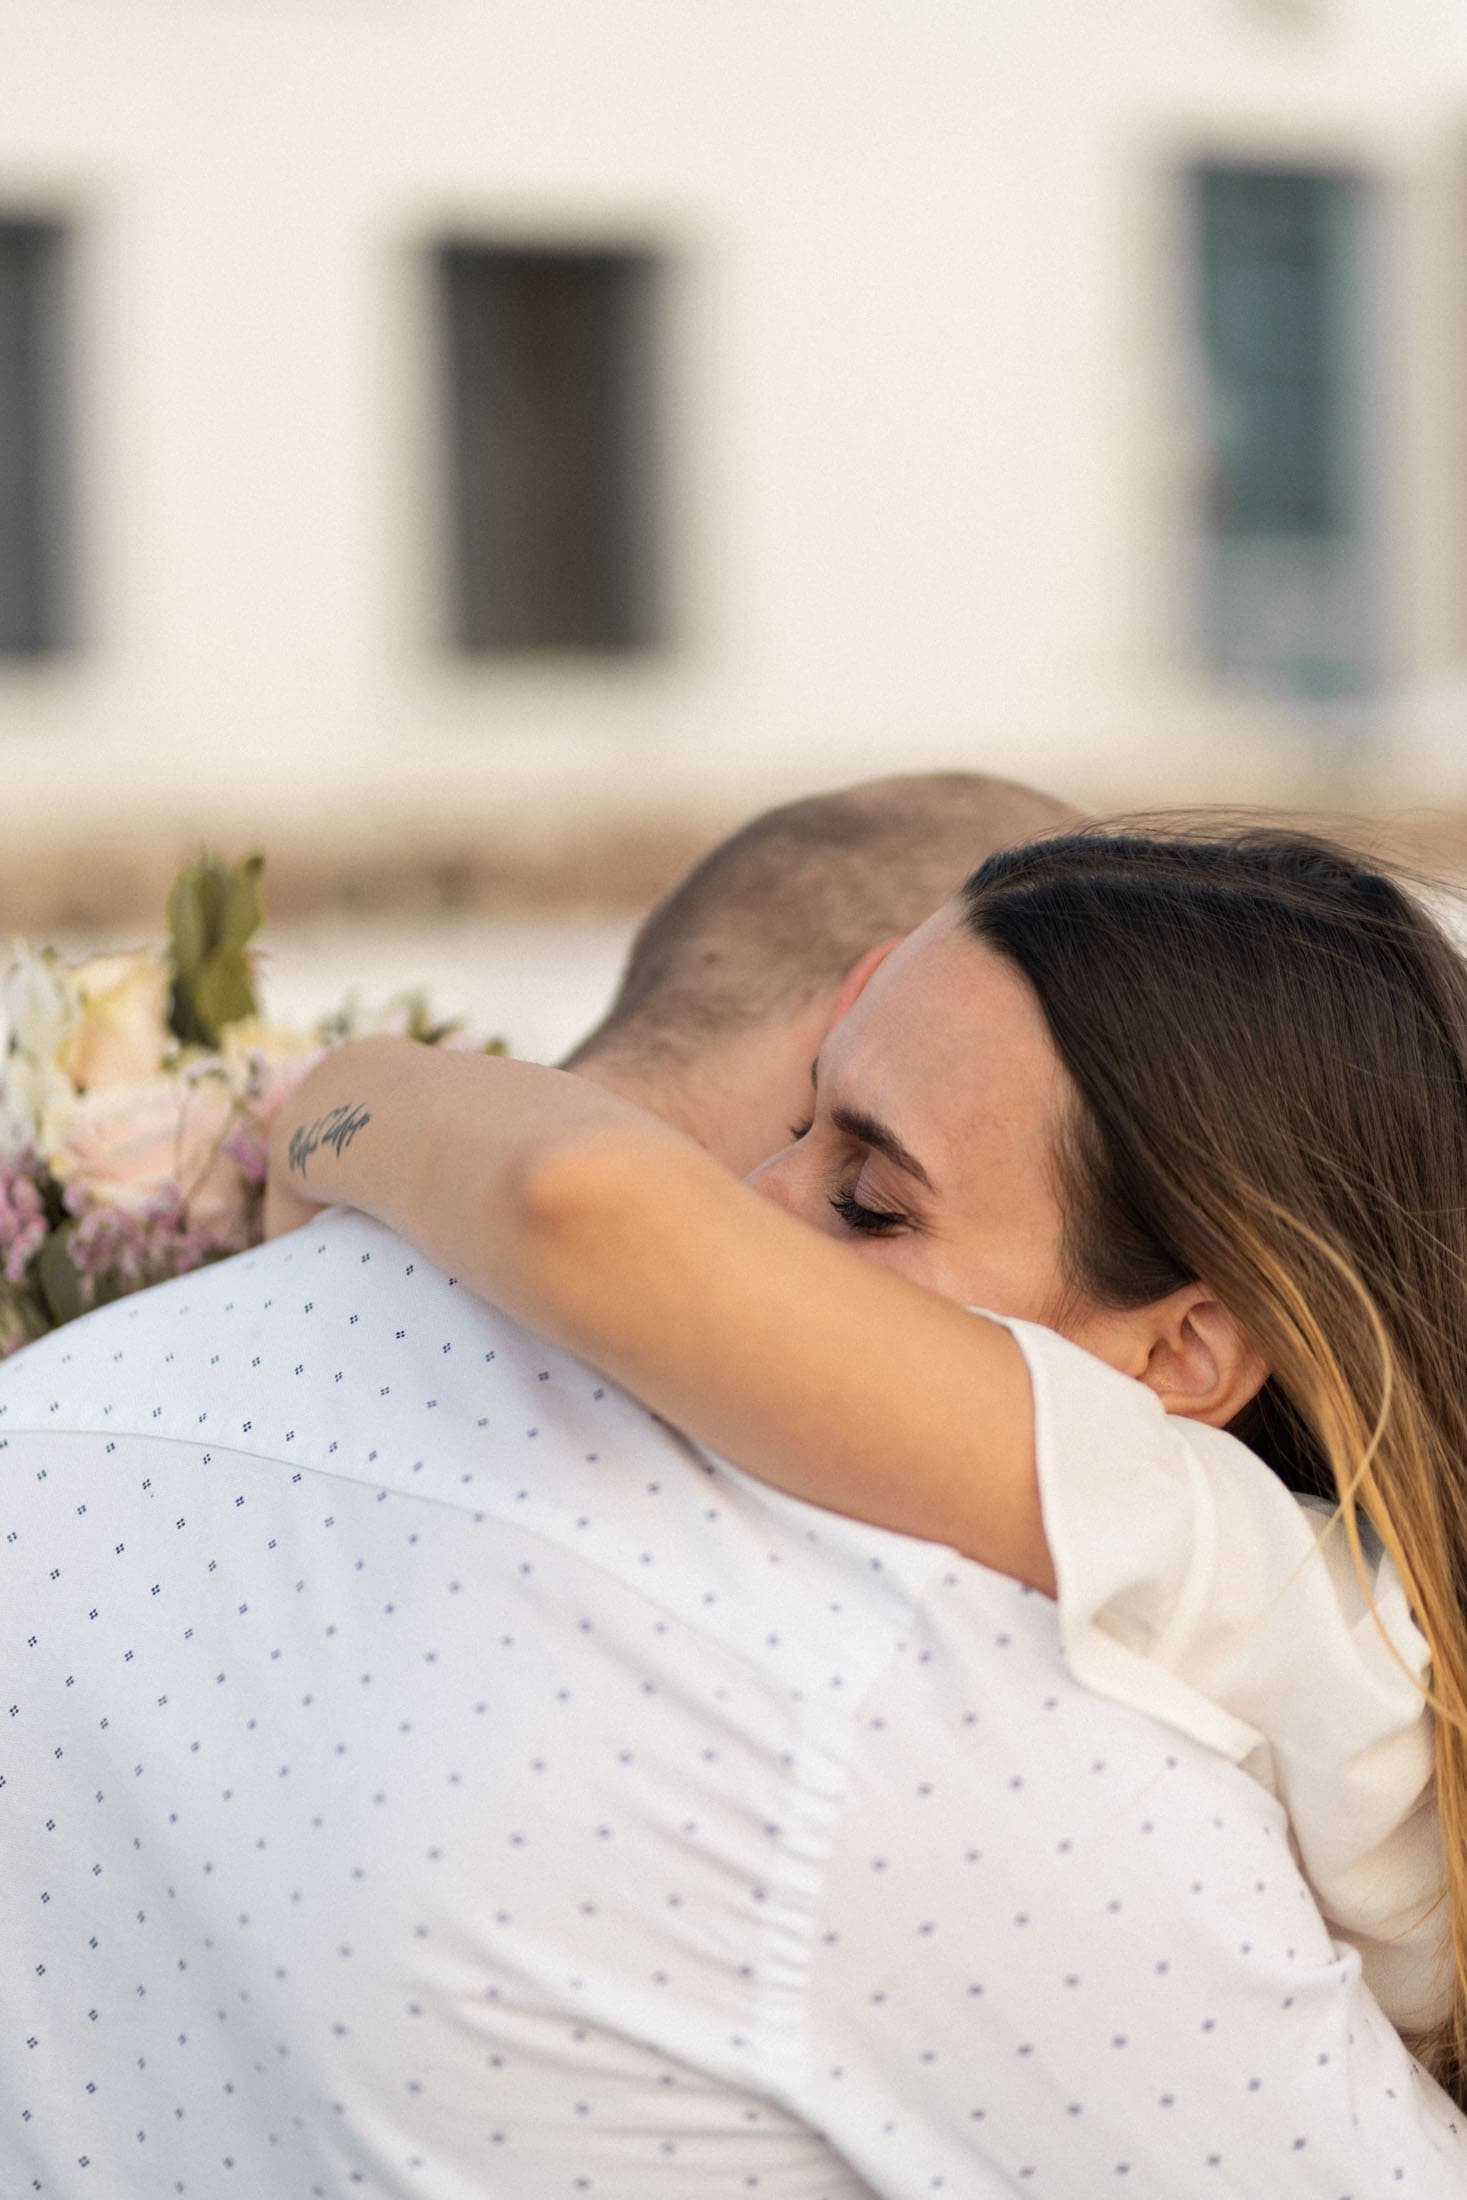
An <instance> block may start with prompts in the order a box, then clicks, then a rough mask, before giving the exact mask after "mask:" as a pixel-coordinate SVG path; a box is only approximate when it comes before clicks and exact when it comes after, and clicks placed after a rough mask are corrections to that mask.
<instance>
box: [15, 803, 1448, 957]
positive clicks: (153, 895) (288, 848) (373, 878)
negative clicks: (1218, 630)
mask: <svg viewBox="0 0 1467 2200" xmlns="http://www.w3.org/2000/svg"><path fill="white" fill-rule="evenodd" d="M1295 814H1296V815H1297V814H1298V813H1295ZM740 822H742V820H741V819H739V818H713V817H709V818H703V819H701V820H700V819H693V818H688V817H679V818H668V817H651V818H644V819H641V820H639V821H636V822H632V823H627V822H620V823H616V824H611V825H607V826H604V827H601V828H593V829H590V830H587V831H585V832H582V833H579V834H573V833H567V834H565V835H564V836H562V837H561V838H559V839H555V840H550V839H544V840H538V841H535V842H528V841H525V842H520V841H509V840H504V841H492V840H489V839H487V838H485V837H482V836H476V837H475V838H474V839H472V840H470V839H468V838H467V837H456V836H454V835H452V834H449V833H446V832H445V833H441V834H436V835H432V836H429V835H426V834H422V833H417V834H416V835H413V836H411V837H404V838H403V839H402V840H400V841H390V840H386V839H383V838H380V837H374V839H373V840H372V841H370V842H360V841H359V842H356V843H350V842H346V841H340V840H339V841H332V840H326V841H324V842H323V843H322V844H321V845H319V846H311V845H309V844H308V843H306V842H303V841H301V840H299V839H292V840H283V839H279V840H276V839H272V838H271V837H270V836H269V835H265V836H263V837H262V838H260V839H258V840H253V841H252V840H249V839H245V838H239V839H235V838H233V837H229V836H225V835H222V834H221V835H219V836H217V837H216V838H213V839H211V840H210V841H209V843H208V844H209V845H210V846H212V847H215V848H217V849H218V852H219V853H220V854H222V855H223V856H225V857H226V858H227V859H228V860H231V861H233V860H236V859H238V857H240V856H242V855H244V854H245V853H247V852H248V850H249V849H250V848H251V847H252V846H263V848H264V850H265V855H266V871H265V901H266V909H267V912H268V915H269V916H270V917H276V918H280V919H281V920H284V921H292V920H295V919H299V918H310V917H315V916H319V915H323V914H326V913H329V912H332V911H339V912H342V913H345V914H349V915H363V916H366V915H371V916H376V917H396V916H401V917H403V918H404V919H406V920H422V919H427V918H432V917H435V916H445V915H470V914H480V913H483V914H487V915H496V914H497V915H515V916H530V915H542V914H548V913H558V912H567V913H568V912H572V911H576V910H603V911H609V912H617V911H638V910H642V909H645V908H647V907H648V906H649V904H650V903H652V902H653V901H655V900H656V898H657V897H658V895H659V894H662V893H664V892H665V891H666V890H667V888H668V887H669V886H670V885H671V884H672V883H673V882H674V880H676V879H677V878H678V877H680V876H681V874H682V873H683V872H684V871H685V870H686V869H687V867H688V866H689V864H691V863H692V862H694V861H695V860H696V859H697V858H698V857H699V856H700V855H702V854H703V853H704V852H705V851H706V850H707V849H708V848H710V847H711V846H712V845H713V843H714V842H715V841H716V840H717V839H718V838H719V836H720V835H721V834H722V833H725V832H727V831H730V830H731V829H732V828H733V826H734V825H736V824H738V823H740ZM1317 822H1318V824H1319V825H1320V827H1321V829H1322V830H1324V831H1326V832H1331V833H1334V834H1335V835H1337V836H1338V837H1340V838H1343V839H1346V840H1349V841H1352V842H1354V843H1355V844H1357V845H1359V846H1362V847H1364V848H1366V849H1379V850H1381V851H1382V852H1388V853H1390V854H1392V855H1394V856H1395V857H1396V858H1397V859H1398V860H1400V861H1402V862H1404V863H1406V864H1408V865H1411V866H1412V867H1414V868H1417V869H1419V870H1420V871H1422V872H1424V873H1425V874H1426V875H1427V876H1429V877H1441V878H1443V879H1445V880H1451V881H1457V882H1460V881H1462V880H1463V879H1464V878H1467V812H1461V811H1448V810H1441V811H1424V810H1422V811H1415V812H1411V813H1407V814H1405V815H1398V816H1395V817H1393V818H1390V819H1371V818H1361V817H1355V818H1346V819H1342V818H1340V817H1339V816H1337V815H1335V816H1330V815H1321V816H1320V817H1319V818H1318V820H1317ZM200 845H202V843H201V841H200V840H199V839H198V838H196V837H193V836H188V835H185V834H183V833H180V832H174V831H169V832H166V833H162V834H160V835H159V836H158V837H157V838H156V839H154V838H149V839H148V840H147V841H138V842H136V843H134V844H128V842H127V841H126V840H124V839H120V838H118V837H111V838H106V839H103V838H97V839H90V838H81V837H79V838H78V839H77V840H76V842H75V843H74V844H72V845H69V846H61V845H53V846H51V847H49V848H46V849H34V850H30V851H26V850H22V851H20V852H18V853H16V852H11V853H9V854H7V855H6V857H5V860H4V865H3V868H0V943H3V941H4V940H5V939H6V938H8V937H11V936H15V935H23V936H26V937H29V938H33V939H39V940H44V939H46V938H48V937H51V936H52V935H62V934H66V935H71V936H76V935H83V936H84V935H85V934H87V933H88V932H99V933H100V932H116V931H117V930H118V929H120V928H121V929H125V928H127V927H129V926H131V925H134V924H136V925H138V926H139V927H141V928H142V929H143V930H144V931H146V932H156V931H157V930H158V929H159V928H160V926H161V923H162V915H163V907H164V902H165V899H166V896H167V892H168V888H169V886H170V885H171V883H172V881H173V879H174V877H175V875H176V874H177V872H178V870H179V868H180V866H181V865H182V864H183V863H185V862H187V861H188V860H189V859H190V857H192V856H193V855H195V854H197V853H198V850H199V847H200Z"/></svg>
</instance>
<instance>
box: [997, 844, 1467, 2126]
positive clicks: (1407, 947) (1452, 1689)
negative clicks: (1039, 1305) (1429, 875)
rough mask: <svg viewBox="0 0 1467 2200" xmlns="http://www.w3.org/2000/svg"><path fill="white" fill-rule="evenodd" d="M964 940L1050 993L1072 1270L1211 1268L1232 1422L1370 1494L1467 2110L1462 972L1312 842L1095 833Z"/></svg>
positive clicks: (1004, 865) (1369, 884) (1155, 1283)
mask: <svg viewBox="0 0 1467 2200" xmlns="http://www.w3.org/2000/svg"><path fill="white" fill-rule="evenodd" d="M962 899H963V905H964V910H965V915H966V919H967V922H968V925H969V927H970V929H971V930H972V932H973V933H974V935H975V936H976V937H977V938H979V939H981V940H983V941H985V942H986V943H987V944H988V945H990V946H991V947H993V948H995V949H997V950H998V951H999V952H1000V953H1002V954H1004V955H1006V956H1008V957H1009V958H1010V960H1011V961H1013V962H1014V963H1015V964H1017V966H1018V967H1019V968H1020V969H1021V970H1022V971H1023V972H1024V974H1025V975H1026V977H1027V978H1028V979H1029V981H1030V983H1031V985H1032V986H1033V987H1034V990H1035V992H1036V994H1037V995H1038V998H1039V1002H1040V1005H1041V1007H1042V1009H1043V1012H1044V1015H1045V1017H1046V1019H1047V1021H1048V1024H1049V1028H1050V1031H1051V1033H1052V1035H1053V1038H1054V1041H1055V1044H1056V1046H1057V1048H1058V1050H1059V1053H1060V1056H1061V1059H1062V1060H1063V1061H1064V1063H1065V1066H1066V1068H1067V1069H1068V1071H1069V1074H1070V1076H1071V1078H1072V1079H1073V1081H1074V1084H1075V1086H1076V1088H1077V1090H1078V1093H1079V1096H1080V1105H1079V1108H1078V1110H1077V1112H1076V1117H1075V1120H1074V1122H1073V1124H1072V1126H1071V1133H1070V1136H1069V1140H1068V1144H1067V1151H1066V1154H1065V1156H1064V1169H1065V1174H1066V1178H1067V1182H1066V1184H1065V1187H1064V1190H1065V1195H1066V1212H1067V1218H1068V1227H1067V1249H1066V1250H1067V1262H1068V1266H1069V1270H1070V1276H1071V1281H1072V1282H1073V1284H1074V1285H1075V1287H1076V1288H1077V1289H1079V1290H1082V1291H1084V1292H1085V1293H1086V1294H1088V1295H1089V1296H1090V1297H1091V1298H1092V1299H1095V1300H1097V1301H1099V1302H1100V1303H1102V1304H1105V1305H1111V1306H1139V1305H1145V1304H1147V1303H1149V1302H1150V1301H1151V1300H1153V1299H1157V1298H1161V1297H1164V1296H1166V1295H1167V1294H1168V1293H1169V1292H1171V1291H1173V1290H1175V1289H1176V1288H1178V1287H1179V1286H1180V1285H1181V1284H1183V1283H1186V1282H1190V1281H1195V1280H1199V1279H1203V1278H1205V1279H1206V1281H1207V1284H1208V1286H1209V1288H1210V1289H1211V1290H1213V1291H1214V1292H1215V1293H1216V1294H1217V1296H1218V1298H1219V1300H1220V1301H1221V1302H1222V1304H1223V1305H1224V1306H1226V1307H1227V1309H1228V1310H1229V1312H1230V1313H1231V1314H1232V1315H1233V1317H1234V1318H1235V1320H1237V1321H1238V1323H1239V1324H1240V1326H1241V1327H1242V1329H1243V1330H1244V1332H1245V1334H1246V1335H1247V1336H1248V1338H1249V1340H1250V1341H1251V1342H1252V1343H1253V1344H1254V1345H1255V1346H1256V1347H1257V1348H1258V1350H1259V1351H1260V1352H1261V1353H1262V1355H1263V1358H1264V1360H1265V1361H1266V1363H1267V1365H1268V1367H1269V1369H1270V1370H1271V1373H1270V1378H1269V1380H1268V1382H1267V1384H1266V1385H1265V1387H1264V1389H1263V1391H1262V1392H1261V1393H1260V1395H1259V1397H1258V1399H1257V1400H1256V1401H1255V1403H1254V1404H1253V1406H1251V1407H1250V1408H1249V1409H1248V1411H1247V1412H1246V1413H1245V1414H1244V1415H1243V1416H1242V1417H1241V1418H1240V1420H1239V1421H1238V1422H1237V1423H1235V1424H1234V1428H1235V1433H1236V1434H1238V1435H1239V1436H1241V1437H1242V1438H1243V1439H1244V1441H1245V1442H1247V1443H1249V1444H1251V1445H1252V1446H1253V1448H1254V1449H1255V1450H1257V1451H1258V1452H1260V1453H1261V1454H1262V1456H1263V1457H1264V1458H1265V1459H1266V1460H1267V1461H1268V1462H1269V1464H1270V1465H1271V1466H1273V1468H1274V1469H1275V1471H1276V1472H1277V1473H1278V1474H1280V1475H1281V1476H1282V1477H1283V1479H1284V1480H1285V1481H1286V1482H1287V1483H1288V1485H1289V1486H1290V1487H1291V1488H1292V1489H1294V1490H1296V1491H1299V1492H1301V1493H1302V1492H1317V1493H1321V1494H1324V1495H1326V1496H1328V1497H1330V1498H1331V1499H1333V1500H1337V1501H1338V1502H1339V1503H1340V1504H1341V1507H1342V1511H1343V1519H1344V1525H1345V1527H1346V1530H1347V1532H1348V1533H1349V1535H1350V1536H1351V1539H1352V1543H1353V1546H1354V1548H1355V1552H1356V1559H1357V1563H1361V1564H1362V1565H1363V1554H1362V1553H1361V1550H1360V1545H1359V1534H1358V1527H1357V1525H1356V1522H1357V1508H1358V1512H1359V1514H1363V1516H1364V1517H1365V1518H1367V1519H1368V1520H1369V1521H1370V1522H1371V1524H1372V1525H1373V1527H1374V1528H1375V1530H1376V1533H1377V1534H1378V1535H1379V1537H1380V1539H1381V1542H1382V1544H1383V1545H1384V1547H1385V1549H1386V1550H1387V1551H1388V1552H1389V1553H1390V1554H1391V1556H1392V1558H1393V1559H1394V1560H1395V1562H1396V1564H1397V1566H1398V1567H1399V1569H1400V1572H1401V1576H1402V1579H1403V1581H1404V1583H1405V1585H1406V1590H1407V1594H1408V1595H1409V1597H1410V1599H1411V1603H1412V1606H1413V1609H1414V1611H1415V1613H1416V1617H1417V1620H1418V1622H1419V1624H1420V1626H1421V1629H1422V1632H1423V1633H1424V1635H1425V1636H1426V1639H1427V1642H1428V1644H1429V1645H1430V1649H1431V1658H1432V1669H1431V1682H1430V1692H1431V1700H1432V1703H1433V1705H1434V1707H1435V1709H1436V1713H1437V1717H1436V1745H1435V1746H1436V1771H1437V1792H1438V1800H1439V1805H1440V1813H1441V1827H1442V1837H1443V1845H1444V1848H1445V1853H1446V1860H1447V1913H1446V1915H1445V1916H1444V1918H1443V1941H1444V1951H1445V1960H1446V1961H1447V1962H1448V1963H1449V1964H1450V1966H1451V1976H1452V1992H1451V2004H1450V2008H1449V2011H1448V2014H1447V2016H1446V2018H1445V2019H1444V2021H1443V2022H1442V2023H1441V2025H1440V2026H1439V2027H1438V2028H1437V2029H1436V2030H1435V2031H1433V2032H1432V2033H1431V2034H1430V2035H1427V2036H1425V2037H1422V2038H1418V2039H1415V2040H1413V2041H1412V2043H1411V2044H1412V2045H1413V2046H1414V2047H1415V2048H1416V2050H1417V2052H1418V2053H1419V2054H1420V2055H1421V2056H1422V2059H1423V2060H1424V2061H1425V2062H1426V2063H1427V2065H1428V2067H1429V2068H1430V2069H1431V2070H1432V2071H1433V2073H1434V2074H1435V2075H1436V2077H1437V2078H1438V2079H1439V2080H1440V2081H1441V2082H1442V2083H1443V2084H1444V2085H1445V2086H1446V2087H1447V2088H1448V2089H1449V2090H1450V2091H1451V2092H1452V2093H1453V2095H1454V2096H1455V2098H1456V2099H1457V2100H1458V2101H1459V2102H1461V2103H1462V2104H1463V2105H1464V2106H1467V964H1464V962H1463V959H1462V957H1461V956H1460V955H1459V954H1458V952H1457V950H1456V949H1455V947H1454V946H1453V945H1452V943H1451V941H1450V940H1449V939H1448V938H1447V936H1446V935H1445V933H1444V932H1443V931H1442V930H1441V928H1440V927H1439V926H1438V925H1437V924H1436V923H1435V921H1434V920H1433V919H1432V918H1431V917H1430V916H1429V915H1428V914H1427V912H1426V910H1425V908H1424V906H1423V905H1422V904H1421V903H1420V902H1419V901H1418V900H1417V899H1416V898H1414V897H1413V896H1412V895H1411V894H1410V893H1408V892H1407V891H1406V890H1405V889H1404V888H1403V887H1402V885H1401V884H1399V883H1398V882H1397V881H1396V880H1395V879H1394V878H1392V877H1390V876H1388V875H1386V874H1385V873H1383V872H1382V871H1381V870H1380V869H1379V868H1377V867H1374V866H1371V865H1367V864H1365V863H1362V862H1361V861H1360V860H1359V859H1358V858H1356V857H1355V856H1352V855H1351V854H1350V853H1349V852H1348V851H1347V850H1345V849H1343V848H1340V847H1336V846H1334V845H1332V844H1331V843H1330V842H1328V841H1326V840H1322V839H1320V838H1318V837H1316V836H1314V835H1310V834H1305V833H1298V832H1290V831H1281V830H1273V831H1269V830H1263V829H1259V828H1251V827H1250V828H1245V829H1243V830H1239V831H1233V832H1229V833H1227V834H1226V835H1220V834H1217V833H1214V834H1213V835H1212V837H1206V838H1204V837H1200V836H1199V837H1191V836H1186V837H1181V836H1178V837H1172V836H1170V835H1168V836H1166V837H1152V836H1150V835H1146V834H1139V833H1113V832H1100V833H1093V834H1092V833H1080V834H1075V835H1069V836H1066V837H1064V838H1062V839H1055V840H1049V841H1044V842H1039V843H1036V844H1034V845H1032V846H1029V847H1025V848H1019V849H1014V850H1011V851H1008V852H1006V853H1003V854H1000V855H996V856H994V857H992V858H990V860H989V861H988V862H987V863H985V864H984V865H983V866H982V868H981V869H980V870H978V871H976V872H975V873H974V874H973V876H972V877H971V878H970V879H969V880H968V882H967V884H966V886H965V887H964V889H963V896H962Z"/></svg>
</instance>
